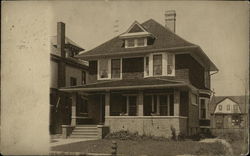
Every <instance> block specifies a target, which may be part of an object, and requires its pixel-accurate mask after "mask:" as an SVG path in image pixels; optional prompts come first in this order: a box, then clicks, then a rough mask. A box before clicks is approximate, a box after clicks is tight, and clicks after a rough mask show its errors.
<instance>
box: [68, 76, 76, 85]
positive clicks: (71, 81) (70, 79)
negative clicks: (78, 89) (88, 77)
mask: <svg viewBox="0 0 250 156" xmlns="http://www.w3.org/2000/svg"><path fill="white" fill-rule="evenodd" d="M73 80H74V82H75V85H73V84H72V83H73ZM69 81H70V82H69V83H70V86H77V78H76V77H73V76H70V78H69Z"/></svg>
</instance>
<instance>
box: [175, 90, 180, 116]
mask: <svg viewBox="0 0 250 156" xmlns="http://www.w3.org/2000/svg"><path fill="white" fill-rule="evenodd" d="M179 115H180V91H179V90H176V89H175V90H174V116H179Z"/></svg>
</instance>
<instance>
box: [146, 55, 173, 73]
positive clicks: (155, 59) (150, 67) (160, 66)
mask: <svg viewBox="0 0 250 156" xmlns="http://www.w3.org/2000/svg"><path fill="white" fill-rule="evenodd" d="M174 75H175V55H174V54H170V53H155V54H149V55H148V56H146V57H145V59H144V77H148V76H174Z"/></svg>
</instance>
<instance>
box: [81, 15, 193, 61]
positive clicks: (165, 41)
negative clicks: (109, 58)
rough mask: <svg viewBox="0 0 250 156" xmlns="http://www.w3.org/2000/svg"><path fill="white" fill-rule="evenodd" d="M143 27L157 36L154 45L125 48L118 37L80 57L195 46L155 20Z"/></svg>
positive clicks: (147, 22) (143, 24)
mask: <svg viewBox="0 0 250 156" xmlns="http://www.w3.org/2000/svg"><path fill="white" fill-rule="evenodd" d="M141 26H142V27H143V28H145V29H146V30H147V31H148V32H150V33H152V34H153V35H154V36H155V38H156V39H155V41H154V43H153V44H152V45H148V46H146V47H137V48H124V45H123V44H124V42H123V40H122V39H120V38H119V36H116V37H114V38H113V39H111V40H109V41H107V42H105V43H103V44H101V45H100V46H98V47H96V48H94V49H92V50H89V51H86V52H84V53H82V54H80V55H79V57H83V58H84V57H87V56H91V55H107V54H114V53H119V52H121V53H126V52H134V51H138V50H143V51H145V50H156V49H168V48H178V47H190V46H195V45H194V44H192V43H190V42H187V41H186V40H184V39H182V38H181V37H179V36H178V35H176V34H175V33H174V32H172V31H171V30H169V29H167V28H165V27H164V26H162V25H161V24H159V23H157V22H156V21H155V20H153V19H150V20H148V21H146V22H144V23H142V24H141Z"/></svg>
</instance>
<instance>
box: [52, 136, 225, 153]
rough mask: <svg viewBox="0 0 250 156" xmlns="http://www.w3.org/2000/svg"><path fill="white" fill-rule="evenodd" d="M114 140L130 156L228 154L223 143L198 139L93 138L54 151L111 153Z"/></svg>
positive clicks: (120, 150) (53, 149) (119, 151)
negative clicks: (199, 140) (204, 141)
mask: <svg viewBox="0 0 250 156" xmlns="http://www.w3.org/2000/svg"><path fill="white" fill-rule="evenodd" d="M112 141H116V142H117V145H118V149H117V152H118V153H120V154H124V155H128V156H138V155H143V154H144V155H147V156H176V155H182V154H191V155H226V149H225V147H224V145H222V144H221V143H217V142H216V143H201V142H197V141H157V140H137V141H135V140H119V139H103V140H92V141H84V142H78V143H72V144H67V145H61V146H56V147H53V148H52V151H67V152H84V153H111V145H112Z"/></svg>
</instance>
